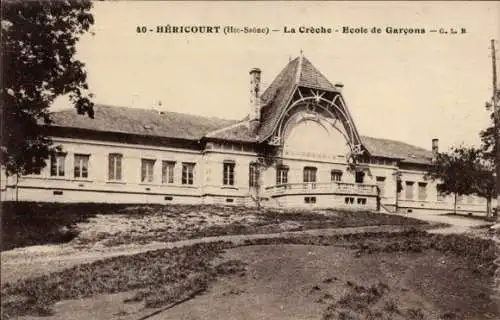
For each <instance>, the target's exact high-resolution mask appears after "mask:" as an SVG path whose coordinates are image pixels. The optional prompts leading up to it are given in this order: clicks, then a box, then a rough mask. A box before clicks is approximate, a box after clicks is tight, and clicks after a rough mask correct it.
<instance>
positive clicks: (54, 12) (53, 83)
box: [0, 0, 94, 176]
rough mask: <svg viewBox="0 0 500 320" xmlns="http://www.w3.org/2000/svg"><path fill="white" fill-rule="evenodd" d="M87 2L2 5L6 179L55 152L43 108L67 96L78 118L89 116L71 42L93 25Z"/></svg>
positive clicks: (17, 0) (83, 77)
mask: <svg viewBox="0 0 500 320" xmlns="http://www.w3.org/2000/svg"><path fill="white" fill-rule="evenodd" d="M91 6H92V4H91V2H90V1H73V0H71V1H54V2H51V1H23V0H7V1H3V3H2V19H1V27H2V65H3V86H2V89H1V90H2V91H1V111H0V113H1V114H0V116H1V120H2V127H1V138H2V139H1V156H0V164H1V166H2V169H4V170H5V173H6V174H7V175H17V176H19V175H21V174H29V173H35V172H37V171H39V170H40V169H42V168H43V167H44V166H45V161H46V160H47V159H48V157H49V156H50V154H51V153H53V152H55V151H56V148H55V147H53V145H52V140H51V139H50V137H49V136H48V131H47V130H48V128H47V126H48V125H50V123H51V118H50V112H49V110H48V108H49V106H50V105H51V104H52V102H53V101H54V100H55V98H56V97H58V96H60V95H68V97H69V98H70V101H71V102H72V104H73V105H74V107H75V108H76V111H77V113H78V114H87V115H88V116H89V117H91V118H93V116H94V113H93V103H92V101H91V97H92V96H91V94H90V93H89V92H88V85H87V74H86V71H85V70H84V64H83V63H82V62H81V61H79V60H77V59H76V58H75V53H76V43H77V42H78V40H79V38H80V36H81V35H82V34H84V33H85V32H87V31H88V30H89V28H90V27H91V25H93V23H94V19H93V16H92V14H91V13H90V9H91Z"/></svg>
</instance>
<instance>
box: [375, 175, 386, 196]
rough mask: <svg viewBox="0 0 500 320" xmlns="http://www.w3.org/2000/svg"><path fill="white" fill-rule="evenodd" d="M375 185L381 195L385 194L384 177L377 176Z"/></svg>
mask: <svg viewBox="0 0 500 320" xmlns="http://www.w3.org/2000/svg"><path fill="white" fill-rule="evenodd" d="M376 180H377V187H378V190H379V192H380V193H379V194H380V196H381V197H383V196H384V195H385V177H377V178H376Z"/></svg>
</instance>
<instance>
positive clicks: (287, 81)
mask: <svg viewBox="0 0 500 320" xmlns="http://www.w3.org/2000/svg"><path fill="white" fill-rule="evenodd" d="M297 86H304V87H310V88H318V89H322V90H325V91H337V90H336V89H335V87H334V86H333V85H332V84H331V83H330V81H328V79H326V78H325V76H323V74H322V73H321V72H320V71H319V70H318V69H316V67H314V66H313V64H312V63H311V62H310V61H309V60H308V59H307V58H305V57H302V56H301V57H297V58H295V59H293V60H292V61H290V62H289V63H288V64H287V65H286V66H285V68H284V69H283V70H281V72H280V73H279V74H278V75H277V76H276V78H274V80H273V82H272V83H271V84H270V85H269V87H268V88H267V89H266V90H265V91H264V93H263V94H262V96H261V99H262V101H263V103H264V107H263V108H262V110H261V115H262V117H261V119H262V121H261V124H260V128H259V131H258V135H259V140H260V141H263V140H265V139H267V138H268V137H269V136H270V135H271V134H272V130H273V127H274V126H275V124H276V122H277V121H278V118H279V115H280V112H281V111H282V110H283V108H285V107H286V104H287V103H288V101H289V99H290V98H291V96H292V95H293V93H294V91H295V88H296V87H297Z"/></svg>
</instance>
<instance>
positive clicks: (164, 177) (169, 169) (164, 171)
mask: <svg viewBox="0 0 500 320" xmlns="http://www.w3.org/2000/svg"><path fill="white" fill-rule="evenodd" d="M174 168H175V161H162V166H161V183H165V184H167V183H168V184H170V183H174Z"/></svg>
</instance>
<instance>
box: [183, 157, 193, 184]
mask: <svg viewBox="0 0 500 320" xmlns="http://www.w3.org/2000/svg"><path fill="white" fill-rule="evenodd" d="M194 165H195V164H194V163H188V162H183V163H182V184H194Z"/></svg>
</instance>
